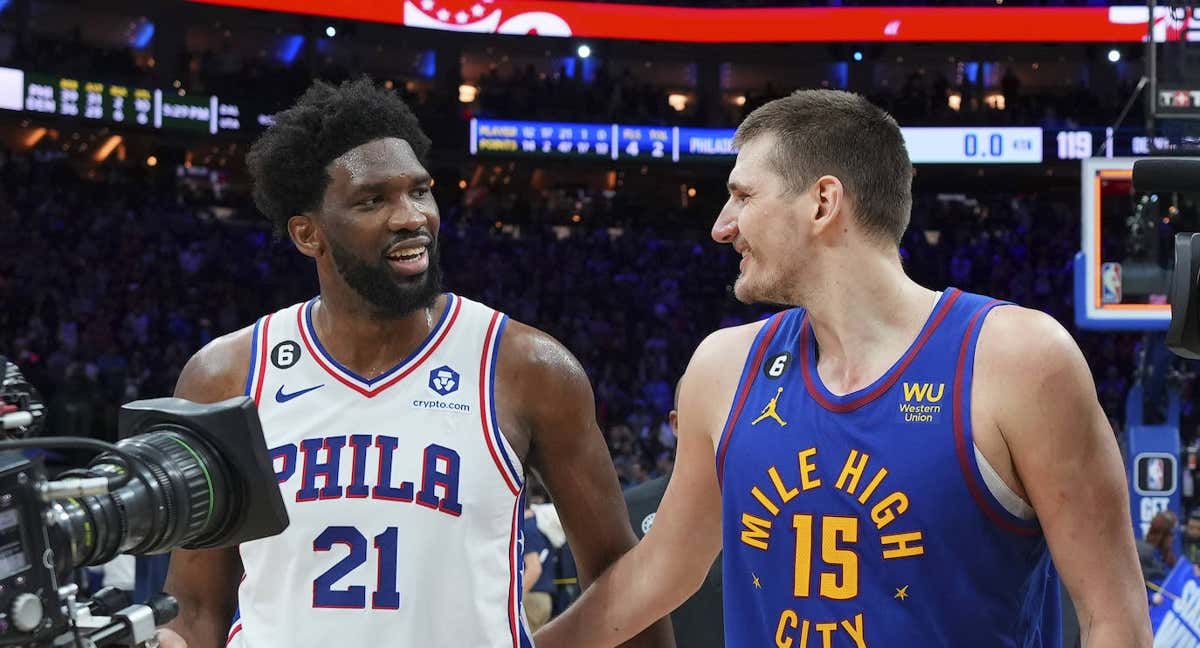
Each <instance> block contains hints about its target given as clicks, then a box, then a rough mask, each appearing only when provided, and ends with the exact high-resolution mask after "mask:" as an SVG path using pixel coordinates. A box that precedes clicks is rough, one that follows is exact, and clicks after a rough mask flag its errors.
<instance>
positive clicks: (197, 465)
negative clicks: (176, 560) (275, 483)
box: [57, 424, 240, 566]
mask: <svg viewBox="0 0 1200 648" xmlns="http://www.w3.org/2000/svg"><path fill="white" fill-rule="evenodd" d="M117 445H118V447H120V448H121V449H122V450H123V451H125V452H126V453H127V454H129V455H131V456H132V457H133V458H134V459H135V461H134V462H132V465H131V466H130V472H131V473H132V474H131V478H130V480H129V482H128V483H127V484H125V485H124V486H122V487H121V488H118V489H116V490H115V491H113V492H112V493H109V494H108V495H102V496H97V497H83V498H71V499H67V500H64V501H62V502H61V503H60V506H59V510H58V512H57V518H58V520H59V523H60V525H62V524H64V523H65V524H66V526H67V527H68V528H69V535H70V538H71V544H72V552H71V553H72V557H71V561H70V562H71V566H79V565H88V564H99V563H104V562H107V561H108V560H111V559H112V558H113V557H115V556H116V555H117V554H121V553H132V554H154V553H163V552H166V551H170V550H171V549H174V548H176V547H180V546H183V545H185V544H191V543H203V542H204V541H205V540H206V539H207V538H210V537H215V536H217V535H219V534H220V532H221V531H222V528H221V527H223V526H224V525H226V524H228V518H229V515H228V512H229V511H230V510H237V509H238V507H239V503H238V502H237V501H235V500H236V499H237V498H238V497H239V496H240V493H239V492H238V491H237V489H231V488H230V478H229V469H228V467H227V466H226V465H225V463H224V461H223V460H222V459H221V456H220V455H219V454H218V453H217V452H216V451H215V450H214V449H213V448H211V447H210V446H209V444H208V443H207V442H206V441H204V439H202V438H200V437H199V436H197V435H195V434H190V433H189V432H188V430H186V429H184V428H181V427H179V426H175V425H172V424H162V425H159V426H156V427H155V428H153V429H151V430H149V431H148V433H146V434H141V435H138V436H136V437H133V438H129V439H125V440H124V441H121V442H120V443H119V444H117ZM124 472H125V467H124V466H123V465H122V462H121V461H119V460H117V459H116V458H115V457H114V456H113V455H109V454H102V455H100V456H98V457H97V458H96V459H95V460H94V461H92V463H91V465H90V466H89V467H88V468H87V469H86V470H82V471H72V472H71V473H69V474H67V475H65V476H71V477H110V478H111V477H116V476H119V475H121V474H123V473H124Z"/></svg>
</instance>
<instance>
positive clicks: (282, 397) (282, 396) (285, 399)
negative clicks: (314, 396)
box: [275, 385, 325, 403]
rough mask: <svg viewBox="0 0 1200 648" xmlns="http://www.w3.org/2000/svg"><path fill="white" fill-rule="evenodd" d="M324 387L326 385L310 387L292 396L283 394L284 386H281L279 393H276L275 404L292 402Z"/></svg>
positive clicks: (295, 392) (293, 393)
mask: <svg viewBox="0 0 1200 648" xmlns="http://www.w3.org/2000/svg"><path fill="white" fill-rule="evenodd" d="M324 386H325V385H317V386H316V387H309V388H308V389H301V390H300V391H294V392H292V393H290V394H285V393H283V385H280V386H279V391H277V392H275V402H276V403H286V402H288V401H290V400H292V399H293V398H297V397H300V396H303V395H305V394H307V393H308V392H310V391H313V390H317V389H320V388H322V387H324Z"/></svg>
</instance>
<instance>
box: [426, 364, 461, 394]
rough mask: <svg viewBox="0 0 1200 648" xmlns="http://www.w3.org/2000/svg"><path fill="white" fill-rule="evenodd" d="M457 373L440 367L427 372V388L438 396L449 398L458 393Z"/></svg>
mask: <svg viewBox="0 0 1200 648" xmlns="http://www.w3.org/2000/svg"><path fill="white" fill-rule="evenodd" d="M458 378H459V376H458V372H457V371H455V370H453V369H451V368H450V367H449V366H448V365H442V366H440V367H438V368H437V369H434V370H433V371H430V372H429V388H430V389H432V390H433V391H435V392H437V394H438V395H439V396H449V395H450V394H453V393H454V392H456V391H458Z"/></svg>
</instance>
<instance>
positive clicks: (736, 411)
mask: <svg viewBox="0 0 1200 648" xmlns="http://www.w3.org/2000/svg"><path fill="white" fill-rule="evenodd" d="M784 315H785V313H777V314H775V315H773V316H771V319H770V321H769V322H767V324H766V325H765V326H763V327H762V330H760V331H759V332H758V336H757V337H756V338H755V340H754V344H752V345H751V346H750V353H748V354H747V355H746V364H745V366H744V368H743V369H742V377H741V379H740V380H739V381H738V387H737V390H736V391H734V397H733V402H732V403H731V404H730V408H729V415H728V416H727V417H726V419H725V425H724V427H722V429H721V440H720V443H719V444H718V445H717V456H716V462H717V485H718V486H723V485H724V483H725V454H726V452H727V451H728V450H729V441H730V439H731V438H732V437H733V430H734V428H736V427H737V421H738V417H739V416H741V413H742V408H743V407H745V405H746V397H747V396H748V395H749V394H750V387H751V386H752V385H753V384H754V378H755V375H756V374H757V373H758V369H759V367H760V366H761V365H762V361H763V356H764V355H765V354H766V352H767V347H769V346H771V339H772V338H774V337H775V331H777V330H778V329H779V324H780V322H782V321H783V319H784Z"/></svg>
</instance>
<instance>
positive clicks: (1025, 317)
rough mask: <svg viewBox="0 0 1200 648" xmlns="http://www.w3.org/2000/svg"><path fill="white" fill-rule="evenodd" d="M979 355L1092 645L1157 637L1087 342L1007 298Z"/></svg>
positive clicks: (1137, 643) (1140, 643) (997, 415)
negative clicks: (1081, 342)
mask: <svg viewBox="0 0 1200 648" xmlns="http://www.w3.org/2000/svg"><path fill="white" fill-rule="evenodd" d="M976 356H977V357H976V379H975V385H976V387H975V388H974V389H973V395H972V397H973V399H974V398H975V397H976V396H981V397H982V398H983V399H984V400H985V402H987V403H988V410H989V411H990V412H994V414H993V415H992V418H993V419H994V420H995V423H996V424H997V425H998V426H999V431H1000V434H1001V435H1002V436H1003V438H1004V441H1005V443H1006V445H1007V446H1008V449H1009V452H1010V453H1011V455H1012V460H1013V465H1014V467H1015V468H1016V472H1017V475H1018V477H1019V479H1020V481H1021V484H1022V485H1023V486H1024V488H1025V490H1026V492H1027V494H1028V497H1029V499H1030V502H1031V503H1032V505H1033V508H1034V510H1035V511H1036V512H1037V516H1038V520H1039V521H1040V523H1041V526H1042V529H1043V532H1044V533H1045V536H1046V541H1047V543H1048V545H1049V547H1050V552H1051V554H1052V556H1053V558H1054V564H1055V566H1056V567H1057V569H1058V572H1059V574H1060V575H1061V576H1062V579H1063V582H1064V584H1065V585H1066V587H1067V590H1068V591H1069V592H1070V594H1071V599H1072V600H1073V601H1074V603H1075V607H1076V610H1077V611H1078V614H1079V627H1080V631H1081V635H1082V640H1083V646H1084V648H1141V647H1149V646H1150V644H1151V641H1152V638H1151V634H1150V623H1149V616H1148V611H1147V607H1146V588H1145V585H1144V584H1143V583H1142V575H1141V571H1140V569H1139V567H1138V558H1137V552H1136V551H1135V549H1134V542H1133V527H1132V524H1131V521H1130V517H1129V494H1128V490H1127V486H1126V481H1125V470H1124V467H1123V464H1122V461H1121V458H1120V454H1119V451H1118V449H1117V443H1116V439H1115V438H1114V435H1113V431H1112V427H1111V426H1110V425H1109V423H1108V419H1107V417H1106V416H1105V414H1104V411H1103V409H1101V407H1100V403H1099V402H1098V400H1097V398H1096V388H1095V385H1094V384H1093V382H1092V376H1091V372H1090V371H1089V370H1088V365H1087V362H1086V361H1085V360H1084V357H1083V354H1082V353H1081V352H1080V351H1079V347H1078V346H1076V344H1075V341H1074V340H1073V339H1072V338H1071V336H1070V335H1069V334H1068V333H1067V332H1066V331H1065V330H1064V329H1063V328H1062V326H1060V325H1059V324H1058V322H1056V321H1054V320H1053V319H1051V318H1050V317H1049V316H1047V315H1045V314H1043V313H1040V312H1037V311H1032V310H1027V309H1023V308H1013V307H1004V308H998V309H996V310H994V311H993V312H991V313H990V314H989V315H988V316H987V319H986V320H984V326H983V330H982V332H981V334H980V339H979V345H978V350H977V352H976ZM979 385H986V386H987V387H986V389H987V390H988V393H987V394H980V388H979Z"/></svg>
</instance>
